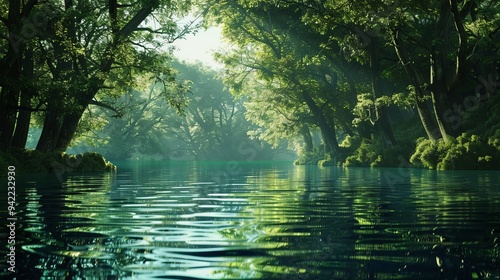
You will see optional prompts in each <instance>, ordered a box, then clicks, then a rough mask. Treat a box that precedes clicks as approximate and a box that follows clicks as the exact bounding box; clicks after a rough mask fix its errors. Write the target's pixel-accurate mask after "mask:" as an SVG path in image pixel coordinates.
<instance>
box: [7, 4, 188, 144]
mask: <svg viewBox="0 0 500 280" xmlns="http://www.w3.org/2000/svg"><path fill="white" fill-rule="evenodd" d="M10 2H11V3H10V6H9V10H8V11H9V12H8V14H9V17H10V19H9V20H7V19H3V20H2V21H3V22H4V24H5V26H6V27H7V28H6V29H7V31H8V32H9V37H8V36H4V37H5V38H4V39H5V40H4V42H3V44H4V45H5V46H7V45H8V46H9V50H8V51H7V53H6V55H5V56H4V57H3V59H2V60H4V61H6V62H7V61H12V63H8V64H9V65H11V66H12V67H11V70H7V71H6V73H5V74H6V76H8V78H7V79H6V80H5V81H3V82H2V97H3V98H2V104H0V105H1V106H2V109H3V110H5V112H6V113H7V114H6V115H5V116H3V118H5V120H6V122H2V128H1V130H0V133H1V135H2V141H3V143H2V149H3V150H6V149H7V148H8V147H9V146H10V142H11V139H12V136H13V128H14V126H15V125H14V124H15V116H16V114H17V112H18V111H19V110H20V109H22V110H25V111H26V110H28V111H40V112H43V113H44V122H43V131H42V134H41V137H40V140H39V143H38V146H37V149H38V150H40V151H44V152H46V151H53V150H59V151H64V150H65V149H66V148H67V147H68V145H69V143H70V141H71V139H72V138H73V136H74V135H75V132H76V131H77V127H78V123H79V121H80V120H81V118H82V116H83V114H84V112H85V110H86V108H87V107H88V106H89V105H90V104H91V103H95V102H94V101H98V99H99V97H98V95H101V96H103V95H105V94H110V93H111V92H112V91H113V90H114V91H115V93H114V94H115V95H116V94H119V92H123V91H122V89H123V88H126V87H130V86H131V85H132V84H133V83H134V76H136V75H137V74H138V73H142V72H153V73H155V74H156V75H157V78H163V79H165V82H168V83H171V82H173V81H172V80H171V79H170V78H169V72H170V70H169V67H168V65H167V64H166V63H165V60H166V59H167V58H168V57H167V56H166V55H165V51H162V50H161V49H160V48H161V46H162V45H163V44H164V42H171V41H173V40H175V39H176V38H178V37H180V36H182V35H183V34H184V33H185V32H187V29H181V30H179V29H178V28H177V26H176V24H175V23H174V20H173V16H174V15H175V14H182V13H184V12H186V11H187V9H188V8H189V6H188V5H186V4H183V3H177V2H173V1H152V2H151V1H149V2H148V1H146V2H144V1H139V2H130V3H118V2H117V1H116V0H109V1H97V2H96V1H77V2H76V1H75V2H74V1H70V0H69V1H64V3H61V2H57V1H45V2H43V3H38V2H37V1H28V2H27V3H26V4H24V5H21V2H20V1H10ZM21 6H22V7H21ZM19 15H20V17H21V18H19ZM30 16H31V17H32V18H30ZM42 17H43V18H44V19H45V21H44V22H43V24H38V25H36V24H35V25H31V26H30V25H29V23H30V20H31V21H33V20H35V19H39V18H42ZM22 19H24V20H22ZM157 26H159V27H157ZM23 28H25V29H26V30H28V29H29V28H32V29H33V30H32V33H30V34H29V35H30V36H27V35H26V34H28V33H27V32H24V33H23V32H19V31H22V30H23ZM16 32H17V33H16ZM16 34H17V37H16ZM9 38H19V40H18V41H16V44H8V43H9V42H8V41H7V39H9ZM11 41H12V40H11ZM14 46H15V47H17V49H16V48H14ZM31 53H33V56H31ZM30 57H33V59H32V61H33V62H34V63H30V62H29V59H30ZM23 59H24V60H26V63H25V66H24V70H23V69H22V67H21V62H22V61H23ZM31 67H32V68H33V69H34V70H33V71H30V70H29V69H30V68H31ZM23 72H25V73H26V74H25V75H22V73H23ZM30 72H34V73H35V74H34V75H33V74H30ZM9 75H10V76H9ZM3 76H4V75H2V77H3ZM31 76H33V78H31ZM28 78H30V79H29V80H30V81H31V80H33V81H34V82H33V83H28V84H27V85H28V86H27V89H26V90H21V89H20V88H18V87H19V86H13V84H15V85H19V84H22V83H19V82H18V81H20V80H22V79H28ZM16 81H17V82H16ZM16 87H17V88H16ZM116 92H118V93H116ZM21 93H22V95H21V103H22V105H19V104H21V103H19V104H18V102H19V101H18V100H19V96H20V94H21ZM33 97H36V98H34V99H33ZM30 98H31V100H30ZM96 98H97V99H96ZM171 100H174V99H171ZM26 104H30V105H29V106H26ZM174 105H175V106H179V104H174ZM20 106H22V107H20ZM17 121H18V122H19V125H18V126H17V127H19V128H24V127H26V123H29V118H26V117H23V118H21V117H20V118H18V120H17ZM20 133H21V131H20ZM23 138H24V139H25V137H24V135H22V134H19V136H18V137H15V138H14V140H16V142H15V143H14V146H19V147H21V146H22V143H23Z"/></svg>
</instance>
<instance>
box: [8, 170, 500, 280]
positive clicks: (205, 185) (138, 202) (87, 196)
mask: <svg viewBox="0 0 500 280" xmlns="http://www.w3.org/2000/svg"><path fill="white" fill-rule="evenodd" d="M119 167H120V168H119V171H118V172H117V173H116V174H87V175H74V176H68V178H67V179H66V180H65V181H64V182H59V181H58V180H57V178H55V177H51V176H48V175H47V176H32V177H30V176H27V177H25V178H22V180H23V181H22V184H21V185H20V186H19V187H18V190H17V195H18V201H19V205H18V209H22V211H19V214H18V215H19V218H20V227H19V229H18V244H17V246H18V253H19V263H22V264H23V268H26V269H24V270H23V269H21V268H20V270H19V272H18V276H19V279H158V278H161V279H455V278H456V279H495V278H498V277H500V271H499V269H498V267H499V265H498V262H499V258H500V248H499V247H500V246H499V243H500V241H499V237H500V234H499V231H500V194H499V191H500V173H499V172H477V171H475V172H473V171H462V172H435V171H427V170H407V169H405V170H401V169H364V168H352V169H341V168H334V167H332V168H318V167H314V166H293V165H291V164H290V163H266V162H260V163H249V162H198V163H197V162H124V163H120V165H119ZM394 178H396V179H394ZM2 195H4V194H2ZM0 199H4V197H1V198H0ZM0 211H4V210H3V209H1V210H0ZM1 213H2V215H5V214H6V213H5V212H1ZM2 249H3V251H2V252H1V253H2V254H3V255H5V254H6V252H7V251H6V247H5V246H4V247H3V248H2ZM27 268H30V269H27ZM4 275H6V274H5V273H4ZM26 277H28V278H26Z"/></svg>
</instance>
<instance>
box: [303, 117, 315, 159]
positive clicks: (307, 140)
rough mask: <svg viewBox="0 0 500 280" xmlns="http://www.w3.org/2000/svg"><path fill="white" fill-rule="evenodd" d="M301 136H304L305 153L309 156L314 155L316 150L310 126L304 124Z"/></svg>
mask: <svg viewBox="0 0 500 280" xmlns="http://www.w3.org/2000/svg"><path fill="white" fill-rule="evenodd" d="M300 134H302V137H303V138H304V151H305V152H306V153H308V154H310V153H312V152H313V150H314V144H313V140H312V137H311V131H310V130H309V126H308V125H307V124H304V125H303V126H302V127H301V128H300Z"/></svg>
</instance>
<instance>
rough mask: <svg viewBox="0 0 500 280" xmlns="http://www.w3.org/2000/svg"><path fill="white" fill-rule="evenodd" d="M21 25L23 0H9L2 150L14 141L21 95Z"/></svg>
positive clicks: (0, 135)
mask: <svg viewBox="0 0 500 280" xmlns="http://www.w3.org/2000/svg"><path fill="white" fill-rule="evenodd" d="M20 25H21V1H19V0H10V1H9V14H8V17H7V28H8V32H9V34H8V36H9V39H10V40H9V41H10V44H9V46H8V50H7V54H6V56H5V59H4V61H3V62H4V63H5V64H6V65H3V66H2V68H3V69H2V70H0V71H1V72H0V74H1V75H2V77H1V78H0V79H2V80H3V81H2V83H1V84H0V86H1V88H2V89H1V93H0V112H1V113H0V151H7V149H8V148H9V147H10V144H11V141H12V135H13V133H14V127H15V123H16V114H17V107H18V103H17V102H18V97H19V80H20V77H21V62H20V61H21V56H22V47H23V46H22V45H23V44H22V41H20V40H16V39H15V38H17V37H18V36H17V34H18V32H19V31H18V29H19V27H20Z"/></svg>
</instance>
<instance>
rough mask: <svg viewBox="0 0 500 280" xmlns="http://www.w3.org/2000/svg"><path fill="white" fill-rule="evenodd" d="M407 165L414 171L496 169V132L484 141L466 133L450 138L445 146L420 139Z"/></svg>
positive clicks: (499, 136)
mask: <svg viewBox="0 0 500 280" xmlns="http://www.w3.org/2000/svg"><path fill="white" fill-rule="evenodd" d="M410 162H411V163H412V164H414V165H416V166H418V167H424V168H428V169H437V170H447V169H498V168H499V166H500V129H497V130H496V132H495V134H494V135H493V136H491V137H489V138H488V139H484V137H481V136H478V135H475V134H472V133H470V132H466V133H462V135H460V136H458V137H457V138H453V137H450V139H449V141H447V142H445V141H443V139H439V140H438V141H435V142H432V141H431V140H429V139H424V138H420V139H418V140H417V147H416V150H415V153H414V154H413V155H412V156H411V158H410Z"/></svg>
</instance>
